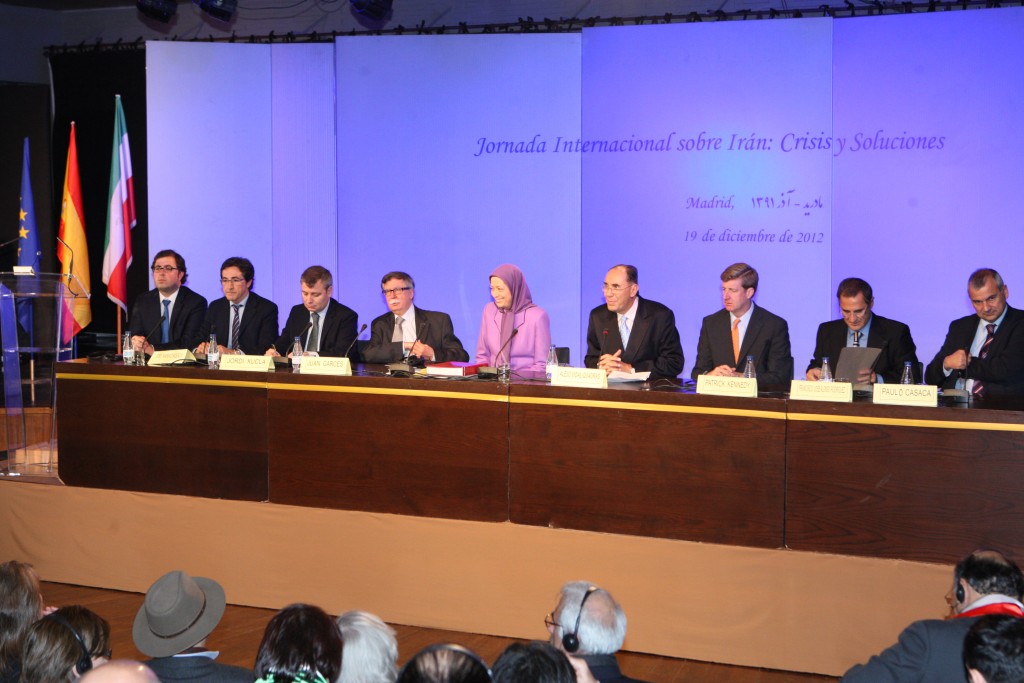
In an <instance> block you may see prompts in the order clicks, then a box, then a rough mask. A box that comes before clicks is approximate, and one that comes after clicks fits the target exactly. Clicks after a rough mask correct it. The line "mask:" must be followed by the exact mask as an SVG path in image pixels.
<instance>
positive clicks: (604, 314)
mask: <svg viewBox="0 0 1024 683" xmlns="http://www.w3.org/2000/svg"><path fill="white" fill-rule="evenodd" d="M604 300H605V304H604V305H602V306H598V307H597V308H595V309H594V310H592V311H591V312H590V323H589V324H588V325H587V355H586V357H585V358H584V359H583V362H584V364H585V365H586V366H587V367H588V368H600V369H602V370H604V371H605V372H607V373H608V374H611V373H612V372H615V371H620V372H625V373H634V372H650V373H651V377H650V378H651V379H658V378H668V377H676V376H678V375H679V373H680V372H682V371H683V347H682V345H681V344H680V343H679V331H678V330H676V317H675V315H674V314H673V313H672V311H671V309H669V308H668V307H667V306H664V305H663V304H659V303H658V302H657V301H651V300H650V299H644V298H643V297H641V296H640V284H639V274H638V273H637V269H636V267H635V266H627V265H623V264H620V265H617V266H613V267H612V269H611V270H609V271H608V273H607V274H606V275H605V278H604Z"/></svg>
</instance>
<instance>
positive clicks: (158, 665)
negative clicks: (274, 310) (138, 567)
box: [143, 316, 256, 683]
mask: <svg viewBox="0 0 1024 683" xmlns="http://www.w3.org/2000/svg"><path fill="white" fill-rule="evenodd" d="M243 319H244V316H243ZM143 663H144V664H145V665H146V666H148V667H149V668H150V669H152V670H153V673H155V674H156V675H157V678H159V679H160V680H161V681H162V682H163V683H168V682H169V681H211V682H212V683H252V682H253V681H255V680H256V674H254V673H253V672H252V671H249V670H247V669H243V668H241V667H239V666H231V665H229V664H218V663H217V662H215V661H214V660H212V659H210V658H209V657H157V658H156V659H151V660H149V661H148V662H143Z"/></svg>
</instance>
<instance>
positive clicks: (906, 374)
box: [900, 360, 914, 384]
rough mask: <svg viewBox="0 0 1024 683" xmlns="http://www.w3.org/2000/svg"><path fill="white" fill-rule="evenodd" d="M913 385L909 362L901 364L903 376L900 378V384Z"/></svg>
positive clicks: (912, 373)
mask: <svg viewBox="0 0 1024 683" xmlns="http://www.w3.org/2000/svg"><path fill="white" fill-rule="evenodd" d="M913 383H914V370H913V369H912V368H911V364H910V361H909V360H908V361H904V362H903V375H902V376H901V377H900V384H913Z"/></svg>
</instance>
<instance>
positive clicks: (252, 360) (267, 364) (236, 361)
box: [220, 353, 274, 372]
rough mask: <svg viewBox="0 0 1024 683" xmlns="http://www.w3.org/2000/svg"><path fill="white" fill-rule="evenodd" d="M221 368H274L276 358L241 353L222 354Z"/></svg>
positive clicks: (257, 369)
mask: <svg viewBox="0 0 1024 683" xmlns="http://www.w3.org/2000/svg"><path fill="white" fill-rule="evenodd" d="M220 369H221V370H254V371H257V372H258V371H260V370H273V369H274V359H273V358H271V357H270V356H243V355H242V354H240V353H231V354H227V353H225V354H221V357H220Z"/></svg>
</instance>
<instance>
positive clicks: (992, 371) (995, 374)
mask: <svg viewBox="0 0 1024 683" xmlns="http://www.w3.org/2000/svg"><path fill="white" fill-rule="evenodd" d="M967 296H968V298H969V299H970V300H971V305H972V306H974V311H975V313H976V314H977V315H969V316H966V317H964V318H960V319H958V320H954V321H953V322H951V323H950V324H949V332H948V333H947V334H946V341H944V342H943V343H942V348H941V349H939V352H938V353H937V354H936V355H935V358H934V359H932V362H931V363H929V364H928V369H927V370H926V371H925V381H926V382H927V383H928V384H936V385H938V386H939V387H942V388H944V389H952V388H956V389H964V390H966V391H968V392H970V394H971V395H972V396H974V397H977V398H983V397H985V396H1019V395H1021V394H1024V312H1022V311H1020V310H1018V309H1016V308H1013V307H1012V306H1010V305H1009V304H1007V303H1006V300H1007V299H1008V298H1009V296H1010V290H1009V288H1008V287H1007V286H1006V285H1005V284H1004V283H1003V278H1002V276H1001V275H999V273H997V272H996V271H994V270H992V269H991V268H981V269H979V270H976V271H974V272H973V273H971V277H970V278H969V279H968V282H967Z"/></svg>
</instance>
